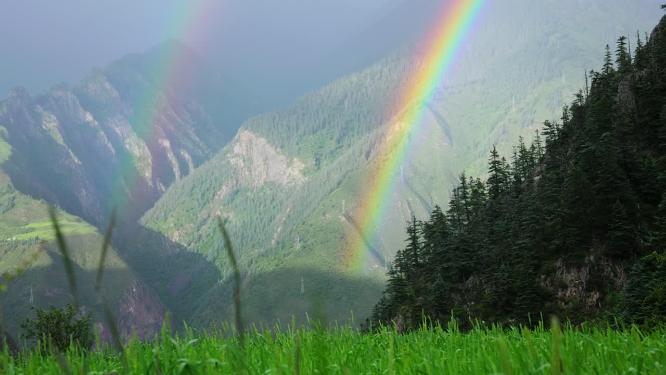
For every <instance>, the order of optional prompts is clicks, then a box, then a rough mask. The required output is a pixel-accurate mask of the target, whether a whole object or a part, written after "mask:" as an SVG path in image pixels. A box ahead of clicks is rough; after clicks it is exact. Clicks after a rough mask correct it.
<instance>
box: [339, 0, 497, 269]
mask: <svg viewBox="0 0 666 375" xmlns="http://www.w3.org/2000/svg"><path fill="white" fill-rule="evenodd" d="M483 3H484V0H452V1H451V2H450V3H449V4H447V5H446V6H443V7H442V9H441V14H440V15H439V17H438V19H437V21H436V23H435V27H434V28H433V29H432V30H431V31H430V33H429V35H428V38H427V39H426V43H425V44H424V47H425V48H424V49H423V54H422V57H421V58H420V59H419V60H420V61H421V65H420V66H419V68H418V69H417V70H416V71H415V73H414V74H413V75H412V76H411V77H409V79H408V80H407V85H406V88H405V89H404V91H403V92H402V93H401V94H400V95H399V97H398V100H397V102H396V104H395V105H394V106H393V107H392V108H391V110H390V113H389V114H390V116H391V117H392V118H393V120H392V125H391V127H390V128H389V129H388V132H387V135H386V137H385V140H384V142H383V143H382V144H381V145H380V146H379V149H378V151H377V157H376V163H377V165H376V168H374V170H373V171H372V172H371V173H370V175H369V176H367V180H366V181H365V184H364V186H366V187H367V188H366V189H365V190H364V191H363V192H362V194H361V195H360V199H359V202H360V203H359V205H358V206H357V208H356V209H355V210H354V214H353V218H350V219H351V221H352V225H353V226H354V230H353V231H352V232H351V233H350V235H349V236H348V240H347V244H346V248H345V250H344V253H343V261H344V262H345V264H346V266H347V267H348V268H350V269H353V270H358V269H361V268H363V267H365V266H367V265H368V263H369V261H370V260H371V259H372V258H373V257H374V258H378V259H376V260H378V261H379V262H380V263H383V261H384V260H383V259H382V258H381V256H380V255H379V254H378V252H377V251H376V250H375V249H374V248H373V244H375V243H378V241H377V240H378V237H379V232H380V231H381V229H382V220H383V219H384V218H385V217H386V210H387V208H388V207H389V206H390V203H391V196H392V193H393V191H394V189H395V188H396V177H397V174H398V173H399V171H400V168H401V166H402V165H403V163H404V161H405V160H406V159H407V157H408V154H409V147H408V143H409V142H408V140H409V134H411V133H412V131H414V130H415V129H416V128H418V127H419V126H420V124H421V122H422V117H423V113H424V109H425V108H426V104H427V103H428V102H429V101H430V100H431V99H432V97H433V95H434V94H435V91H436V89H437V87H438V86H439V84H440V82H441V81H442V79H443V77H444V74H446V72H447V71H448V69H449V67H450V66H451V63H452V62H453V61H454V58H455V56H456V54H457V52H458V51H459V50H460V47H461V46H462V43H463V41H464V39H465V36H466V35H467V34H468V32H469V30H470V28H471V27H472V25H473V22H474V20H475V19H476V17H477V15H478V13H479V11H480V9H481V7H482V5H483Z"/></svg>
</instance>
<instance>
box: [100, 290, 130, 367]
mask: <svg viewBox="0 0 666 375" xmlns="http://www.w3.org/2000/svg"><path fill="white" fill-rule="evenodd" d="M102 309H103V310H104V319H105V320H106V324H107V325H108V326H109V331H111V339H112V343H113V347H114V348H115V349H116V350H117V351H118V353H120V360H121V362H122V364H123V369H124V370H125V373H128V365H127V356H126V355H125V349H124V348H123V343H122V341H121V340H120V331H119V330H118V325H116V320H115V318H114V317H113V313H112V312H111V309H110V308H109V305H107V304H106V302H105V301H103V300H102Z"/></svg>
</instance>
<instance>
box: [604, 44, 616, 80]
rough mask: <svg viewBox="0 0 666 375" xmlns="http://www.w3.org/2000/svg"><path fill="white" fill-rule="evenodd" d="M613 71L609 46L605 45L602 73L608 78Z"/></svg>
mask: <svg viewBox="0 0 666 375" xmlns="http://www.w3.org/2000/svg"><path fill="white" fill-rule="evenodd" d="M613 71H614V67H613V56H612V55H611V50H610V46H609V45H608V44H606V55H605V56H604V67H603V70H602V72H603V74H604V75H606V76H608V75H610V74H611V73H613Z"/></svg>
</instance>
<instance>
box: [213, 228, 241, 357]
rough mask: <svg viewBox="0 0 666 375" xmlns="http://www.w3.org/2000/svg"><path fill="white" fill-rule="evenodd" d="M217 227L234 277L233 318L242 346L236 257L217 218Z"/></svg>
mask: <svg viewBox="0 0 666 375" xmlns="http://www.w3.org/2000/svg"><path fill="white" fill-rule="evenodd" d="M217 223H218V226H219V227H220V232H221V233H222V238H223V239H224V248H225V249H226V250H227V256H228V257H229V262H230V263H231V268H233V277H234V308H235V314H234V315H235V318H236V331H237V332H238V335H239V338H240V342H241V345H242V344H243V318H242V315H241V292H240V289H241V275H240V271H239V270H238V262H236V256H235V255H234V248H233V245H232V244H231V238H229V232H227V228H225V226H224V222H222V218H220V217H218V218H217Z"/></svg>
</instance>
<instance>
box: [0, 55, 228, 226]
mask: <svg viewBox="0 0 666 375" xmlns="http://www.w3.org/2000/svg"><path fill="white" fill-rule="evenodd" d="M136 59H138V58H137V57H136V56H135V57H134V60H136ZM134 60H131V59H129V60H127V61H125V60H121V61H120V62H117V63H115V64H113V65H112V66H110V67H109V68H108V69H107V70H105V71H97V72H95V73H93V74H91V75H90V76H89V77H88V78H86V79H85V80H84V81H83V82H82V83H81V84H79V85H77V86H75V87H72V88H69V87H56V88H53V89H52V90H50V91H49V92H48V93H46V94H43V95H39V96H36V97H31V96H29V95H28V93H27V92H25V91H24V90H21V89H16V90H14V91H13V92H12V93H11V94H10V96H9V98H7V99H6V100H4V101H2V102H0V125H2V126H4V127H5V128H6V130H7V135H6V139H7V141H8V142H9V143H10V144H11V145H12V149H13V154H12V158H11V159H10V160H9V161H8V162H7V163H6V165H5V166H4V167H5V169H6V170H7V172H8V174H9V175H10V176H11V178H12V181H13V182H14V184H15V185H16V187H17V188H18V189H19V190H21V191H23V192H25V193H28V194H30V195H32V196H35V197H38V198H42V199H45V200H46V201H48V202H51V203H54V204H57V205H58V206H60V207H62V208H64V209H66V210H67V211H69V212H71V213H74V214H77V215H80V216H82V217H83V218H85V219H86V220H88V221H90V222H92V223H94V224H98V223H100V222H103V221H104V219H105V217H106V216H107V215H108V214H109V212H110V210H111V208H113V207H115V206H121V207H118V208H119V209H122V208H123V206H124V207H128V208H131V209H128V210H127V212H124V213H125V214H127V215H128V217H129V218H130V219H135V218H137V217H138V216H140V215H141V213H143V212H144V211H145V210H146V209H148V208H150V207H151V206H152V204H153V203H154V202H155V201H156V200H157V198H159V196H160V195H161V194H162V193H163V192H164V191H165V190H166V188H167V187H168V186H169V185H170V184H171V183H173V182H174V181H176V180H179V179H180V178H182V177H184V176H186V175H188V174H189V173H190V172H191V170H192V169H193V168H195V167H196V166H198V165H199V164H201V163H202V162H203V161H205V160H206V159H208V157H209V156H210V155H211V154H212V153H213V152H214V151H216V150H217V149H218V148H219V147H221V145H222V142H224V135H223V131H222V130H220V129H221V128H222V125H223V124H217V123H215V121H214V120H213V119H212V118H211V117H210V116H209V115H208V114H207V113H206V111H205V110H204V108H203V107H202V106H201V105H199V104H198V103H197V102H196V101H195V100H194V99H191V98H190V97H185V96H181V93H179V92H178V91H177V90H175V89H174V88H172V87H170V86H168V85H165V84H164V83H163V82H160V81H159V80H158V79H157V78H154V77H150V76H149V74H148V73H145V72H144V70H146V69H150V66H142V65H140V64H138V63H137V62H136V61H134ZM189 94H190V93H182V95H189ZM132 221H133V220H132Z"/></svg>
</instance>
